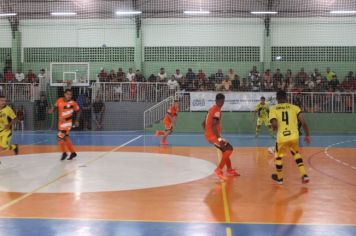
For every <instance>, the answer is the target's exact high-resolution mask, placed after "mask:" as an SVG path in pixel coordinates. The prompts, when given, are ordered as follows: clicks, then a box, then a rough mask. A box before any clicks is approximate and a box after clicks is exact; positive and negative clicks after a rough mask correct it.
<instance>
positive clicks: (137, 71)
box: [135, 70, 145, 82]
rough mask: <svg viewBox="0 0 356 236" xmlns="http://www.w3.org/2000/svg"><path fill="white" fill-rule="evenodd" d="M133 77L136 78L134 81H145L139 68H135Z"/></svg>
mask: <svg viewBox="0 0 356 236" xmlns="http://www.w3.org/2000/svg"><path fill="white" fill-rule="evenodd" d="M135 79H136V82H145V77H144V76H143V74H142V72H141V71H140V70H136V73H135Z"/></svg>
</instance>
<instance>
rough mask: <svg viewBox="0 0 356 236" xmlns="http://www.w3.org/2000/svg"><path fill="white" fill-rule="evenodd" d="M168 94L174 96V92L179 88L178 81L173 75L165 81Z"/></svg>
mask: <svg viewBox="0 0 356 236" xmlns="http://www.w3.org/2000/svg"><path fill="white" fill-rule="evenodd" d="M167 85H168V91H169V96H174V94H175V93H176V92H177V91H178V89H179V84H178V81H177V80H176V79H175V78H174V75H172V77H171V78H170V79H169V80H168V81H167Z"/></svg>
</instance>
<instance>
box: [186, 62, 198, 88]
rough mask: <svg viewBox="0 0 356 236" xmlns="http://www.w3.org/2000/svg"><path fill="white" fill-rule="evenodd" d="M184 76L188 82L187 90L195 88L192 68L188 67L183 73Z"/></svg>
mask: <svg viewBox="0 0 356 236" xmlns="http://www.w3.org/2000/svg"><path fill="white" fill-rule="evenodd" d="M185 78H186V80H187V83H188V90H190V91H192V90H195V79H196V76H195V73H194V72H193V70H192V68H188V72H187V74H186V75H185Z"/></svg>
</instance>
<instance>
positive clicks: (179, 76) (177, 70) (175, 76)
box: [173, 69, 183, 81]
mask: <svg viewBox="0 0 356 236" xmlns="http://www.w3.org/2000/svg"><path fill="white" fill-rule="evenodd" d="M173 76H174V79H175V80H177V81H179V80H181V79H182V77H183V74H182V73H180V70H179V69H176V73H175V74H174V75H173Z"/></svg>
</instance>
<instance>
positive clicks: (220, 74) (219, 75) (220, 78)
mask: <svg viewBox="0 0 356 236" xmlns="http://www.w3.org/2000/svg"><path fill="white" fill-rule="evenodd" d="M223 80H224V73H223V72H222V69H219V70H218V72H216V74H215V83H219V84H220V83H221V82H222V81H223Z"/></svg>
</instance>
